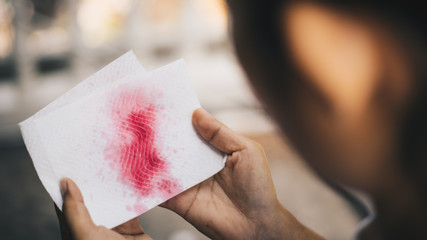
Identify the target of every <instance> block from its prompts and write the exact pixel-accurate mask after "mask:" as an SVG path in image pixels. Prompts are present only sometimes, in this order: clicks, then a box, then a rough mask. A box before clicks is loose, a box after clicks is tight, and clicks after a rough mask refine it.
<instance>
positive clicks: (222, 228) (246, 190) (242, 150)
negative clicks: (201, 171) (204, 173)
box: [162, 109, 320, 239]
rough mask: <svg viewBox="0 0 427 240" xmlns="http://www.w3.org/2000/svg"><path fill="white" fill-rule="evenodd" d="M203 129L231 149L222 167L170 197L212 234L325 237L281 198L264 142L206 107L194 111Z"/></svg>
mask: <svg viewBox="0 0 427 240" xmlns="http://www.w3.org/2000/svg"><path fill="white" fill-rule="evenodd" d="M193 125H194V127H195V128H196V130H197V131H198V132H199V134H200V135H201V136H202V137H203V138H204V139H205V140H206V141H208V142H209V143H210V144H211V145H213V146H214V147H216V148H217V149H219V150H221V151H223V152H225V153H226V154H228V158H227V162H226V164H225V167H224V169H223V170H221V171H220V172H219V173H218V174H216V175H214V176H213V177H211V178H209V179H207V180H206V181H204V182H202V183H200V184H198V185H196V186H194V187H193V188H191V189H189V190H187V191H185V192H183V193H181V194H179V195H178V196H176V197H174V198H172V199H170V200H168V201H166V202H165V203H163V204H162V206H163V207H165V208H168V209H171V210H172V211H174V212H176V213H177V214H179V215H181V216H182V217H183V218H184V219H186V220H187V221H188V222H190V223H191V224H193V225H194V226H195V227H196V228H197V229H198V230H199V231H201V232H202V233H204V234H206V235H207V236H208V237H210V238H213V239H282V238H283V239H320V237H319V236H318V235H317V234H315V233H314V232H312V231H311V230H310V229H308V228H306V227H304V226H303V225H302V224H300V223H299V222H298V221H297V220H296V218H295V217H293V216H292V214H290V213H289V212H288V211H287V210H286V209H285V208H283V207H282V205H281V204H280V203H279V201H278V199H277V196H276V190H275V189H274V186H273V181H272V178H271V175H270V170H269V166H268V162H267V159H266V157H265V154H264V151H263V149H262V147H261V146H260V145H259V144H257V143H255V142H253V141H251V140H249V139H247V138H245V137H243V136H241V135H239V134H237V133H234V132H233V131H232V130H230V129H229V128H227V127H226V126H225V125H223V124H222V123H220V122H219V121H217V120H216V119H214V118H213V117H212V116H211V115H209V113H207V112H206V111H205V110H203V109H198V110H196V111H195V112H194V114H193Z"/></svg>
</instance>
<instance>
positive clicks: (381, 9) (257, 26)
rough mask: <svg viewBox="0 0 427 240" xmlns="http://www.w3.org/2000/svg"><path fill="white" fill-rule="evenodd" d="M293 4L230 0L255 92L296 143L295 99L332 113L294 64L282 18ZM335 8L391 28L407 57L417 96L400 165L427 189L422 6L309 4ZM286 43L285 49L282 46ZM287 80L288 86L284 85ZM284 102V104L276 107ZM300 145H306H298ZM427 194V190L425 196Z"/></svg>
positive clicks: (402, 130)
mask: <svg viewBox="0 0 427 240" xmlns="http://www.w3.org/2000/svg"><path fill="white" fill-rule="evenodd" d="M293 2H300V1H292V0H270V1H268V0H266V1H259V0H228V4H229V7H230V9H231V14H232V19H233V26H232V27H235V28H236V29H233V33H234V35H233V37H234V40H235V49H236V52H237V55H238V57H239V59H240V61H241V63H242V65H243V67H244V68H245V70H246V71H247V73H248V78H249V80H250V81H251V83H252V88H253V90H254V92H255V94H256V95H257V96H258V97H259V99H260V100H261V102H262V103H263V104H264V105H265V106H266V110H267V111H268V112H269V113H270V115H272V116H273V118H275V119H276V120H277V121H278V122H281V123H285V124H284V125H282V127H286V129H284V130H285V131H286V133H287V134H288V135H290V136H292V138H293V139H294V140H295V141H296V142H298V141H299V140H298V135H297V134H294V133H293V132H292V131H293V129H295V128H294V127H293V126H296V125H297V124H298V121H297V120H296V119H292V118H290V117H285V116H284V114H281V111H282V110H284V111H287V110H292V111H294V112H295V111H302V110H300V109H298V106H296V105H295V102H296V101H295V99H298V97H301V96H297V94H298V95H299V94H304V96H305V97H311V98H315V99H316V101H318V102H319V103H320V104H321V106H322V107H324V108H325V109H326V110H328V103H327V101H325V99H322V96H321V95H320V94H319V93H318V92H317V90H316V89H314V88H313V87H312V86H311V85H310V84H308V82H307V81H306V80H305V79H304V77H303V76H302V75H301V73H300V72H299V71H298V70H297V67H296V66H295V65H294V61H293V60H292V59H291V54H290V49H288V46H287V44H286V39H285V38H283V35H282V30H281V27H282V26H281V24H280V23H281V21H280V17H281V13H282V11H283V8H284V7H286V5H287V4H290V3H293ZM310 2H314V3H319V4H323V5H327V6H330V7H332V8H337V9H339V10H341V11H345V12H348V13H349V14H357V15H363V16H369V17H373V18H374V19H375V20H377V21H378V22H379V23H380V24H382V25H383V26H385V27H387V28H388V29H389V30H390V31H391V32H392V34H393V36H394V37H396V39H397V41H398V42H399V43H400V45H401V46H402V47H403V49H404V50H405V51H406V52H407V53H408V56H409V60H410V64H411V67H412V69H411V71H412V73H411V74H412V75H411V76H412V79H411V81H412V84H413V86H414V87H413V90H412V92H411V96H410V99H408V105H407V108H406V109H405V112H404V113H402V114H400V117H401V119H399V126H397V127H398V132H399V139H398V141H399V142H398V143H399V148H400V149H399V154H400V159H402V160H404V161H401V162H400V164H401V165H402V167H403V168H405V169H406V171H407V173H409V174H410V175H411V176H412V177H413V179H414V182H416V183H417V184H418V185H419V186H420V187H421V188H422V189H427V174H426V170H427V160H425V159H426V158H427V82H426V81H427V67H426V66H425V65H426V63H427V60H426V57H427V51H426V46H425V43H426V42H427V31H426V30H427V29H426V28H427V21H426V20H427V19H426V18H427V14H426V11H425V10H427V9H426V8H425V7H424V3H423V2H422V1H410V2H407V1H366V0H365V1H364V0H360V1H345V0H341V1H336V0H323V1H321V0H319V1H310ZM283 43H285V44H283ZM284 79H286V81H284ZM278 99H280V101H278ZM300 142H302V141H301V140H300ZM423 191H424V190H423Z"/></svg>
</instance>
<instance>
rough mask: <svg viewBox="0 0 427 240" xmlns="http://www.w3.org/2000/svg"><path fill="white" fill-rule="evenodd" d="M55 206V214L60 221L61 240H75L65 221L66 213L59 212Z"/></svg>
mask: <svg viewBox="0 0 427 240" xmlns="http://www.w3.org/2000/svg"><path fill="white" fill-rule="evenodd" d="M54 205H55V212H56V216H57V217H58V221H59V229H60V231H61V239H62V240H68V239H73V236H72V235H71V232H70V228H69V227H68V225H67V222H66V220H65V216H64V213H63V212H61V210H59V208H58V206H56V204H54Z"/></svg>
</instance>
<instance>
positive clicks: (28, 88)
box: [0, 0, 365, 240]
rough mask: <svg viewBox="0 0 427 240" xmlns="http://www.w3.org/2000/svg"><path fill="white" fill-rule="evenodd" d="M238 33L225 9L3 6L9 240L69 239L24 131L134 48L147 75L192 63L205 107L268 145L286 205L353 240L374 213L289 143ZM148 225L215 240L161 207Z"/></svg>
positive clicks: (197, 1)
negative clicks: (269, 110) (252, 80)
mask: <svg viewBox="0 0 427 240" xmlns="http://www.w3.org/2000/svg"><path fill="white" fill-rule="evenodd" d="M229 25H230V24H229V17H228V12H227V6H226V4H225V2H224V0H0V239H59V237H60V235H59V227H58V223H57V220H56V215H55V211H54V208H53V203H52V201H51V199H50V197H49V196H48V194H47V192H46V191H45V190H44V188H43V186H42V185H41V183H40V181H39V179H38V177H37V175H36V172H35V170H34V168H33V165H32V162H31V159H30V157H29V155H28V153H27V151H26V149H25V146H24V144H23V141H22V139H21V135H20V132H19V129H18V125H17V123H19V122H20V121H23V120H24V119H26V118H27V117H29V116H31V115H32V114H34V113H35V112H36V111H38V110H39V109H40V108H42V107H43V106H45V105H46V104H48V103H49V102H50V101H52V100H54V99H55V98H57V97H58V96H60V95H61V94H63V93H64V92H66V91H67V90H68V89H70V88H71V87H73V86H74V85H76V84H77V83H79V82H80V81H83V80H84V79H85V78H87V77H88V76H90V75H91V74H93V73H95V72H96V71H97V70H99V69H100V68H102V67H103V66H104V65H106V64H107V63H109V62H110V61H112V60H114V59H115V58H117V57H119V56H120V55H122V54H124V53H125V52H127V51H128V50H130V49H132V50H133V51H134V52H135V54H136V56H137V57H138V58H139V60H140V61H141V63H142V65H143V66H144V67H145V68H146V69H147V70H152V69H154V68H156V67H159V66H162V65H164V64H167V63H169V62H171V61H174V60H176V59H178V58H184V59H185V61H186V62H187V65H188V69H189V72H190V75H191V77H192V80H193V83H194V86H195V89H196V92H197V95H198V96H199V99H200V102H201V104H202V106H203V107H204V108H206V109H207V110H208V111H209V112H211V113H212V114H213V115H214V116H215V117H217V118H218V119H220V120H221V121H223V122H224V123H226V124H227V125H229V126H230V127H231V128H232V129H234V130H235V131H237V132H240V133H242V134H244V135H246V136H248V137H250V138H253V139H255V140H256V141H258V142H259V143H261V144H262V145H263V146H264V148H265V151H266V154H267V157H268V158H269V162H270V167H271V170H272V175H273V178H274V181H275V185H276V188H277V191H278V196H279V199H280V201H281V202H282V204H284V206H285V207H287V208H288V209H289V210H290V211H291V212H292V213H293V214H294V215H295V216H296V217H297V218H298V219H299V220H300V221H302V222H303V223H305V224H306V225H308V226H309V227H311V228H312V229H314V230H315V231H317V232H318V233H320V234H321V235H323V236H325V237H326V238H328V239H350V238H351V235H353V234H354V232H355V231H356V228H357V223H358V221H360V218H361V217H362V216H363V215H364V214H365V212H364V211H363V210H360V209H359V208H358V206H357V204H356V205H355V204H354V203H352V201H351V199H348V198H346V195H343V194H342V193H337V192H336V191H334V190H331V189H330V188H329V187H327V186H326V185H325V184H323V183H322V182H321V181H320V180H319V178H318V177H316V176H315V175H314V174H313V173H312V172H311V170H310V169H309V168H308V167H307V166H306V165H305V164H304V163H303V162H302V161H301V160H300V159H299V158H298V156H297V155H296V154H295V153H294V152H293V151H292V149H291V148H289V146H288V145H287V144H286V142H284V140H282V138H281V135H280V132H279V131H278V130H277V128H276V127H275V125H274V123H272V121H271V120H270V119H269V118H268V117H267V116H266V115H265V113H264V111H263V110H262V108H261V107H260V104H259V103H258V102H257V100H256V99H255V97H254V96H253V95H252V93H251V91H250V88H249V86H248V85H247V83H246V80H245V76H244V73H243V71H242V69H241V68H240V66H239V64H238V62H237V60H236V58H235V56H234V52H233V48H232V43H231V42H230V41H231V40H230V37H229ZM349 200H350V201H349ZM140 220H141V222H142V225H143V227H144V229H145V230H146V232H147V233H148V234H150V235H151V236H152V237H153V238H154V239H169V240H180V239H189V240H193V239H206V237H204V236H203V235H201V234H200V233H198V232H197V230H195V229H194V228H193V227H192V226H191V225H189V224H188V223H186V222H185V221H183V220H182V219H181V218H180V217H179V216H177V215H175V214H174V213H172V212H169V211H167V210H164V209H161V208H155V209H153V210H151V211H149V212H147V213H146V214H144V215H142V216H141V217H140Z"/></svg>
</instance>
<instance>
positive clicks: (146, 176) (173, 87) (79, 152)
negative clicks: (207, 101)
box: [20, 52, 225, 228]
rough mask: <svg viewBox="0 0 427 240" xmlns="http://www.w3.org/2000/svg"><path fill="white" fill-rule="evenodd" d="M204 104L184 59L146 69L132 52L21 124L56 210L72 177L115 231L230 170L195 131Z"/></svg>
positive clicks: (101, 221)
mask: <svg viewBox="0 0 427 240" xmlns="http://www.w3.org/2000/svg"><path fill="white" fill-rule="evenodd" d="M199 107H200V104H199V102H198V99H197V96H196V94H195V92H194V90H193V88H192V85H191V81H190V78H189V75H188V73H187V71H186V68H185V63H184V61H183V60H179V61H176V62H174V63H171V64H169V65H167V66H164V67H161V68H158V69H156V70H153V71H151V72H145V70H144V69H143V68H142V66H141V65H140V64H139V62H138V60H137V59H136V57H135V55H134V54H133V53H132V52H128V53H127V54H125V55H123V56H122V57H120V58H118V59H117V60H115V61H114V62H112V63H110V64H109V65H108V66H106V67H105V68H103V69H102V70H101V71H99V72H97V73H95V74H94V75H93V76H91V77H89V78H88V79H86V80H85V81H83V82H82V83H80V84H79V85H77V86H76V87H74V88H73V89H71V90H70V91H68V92H67V93H65V94H64V95H63V96H61V97H59V98H58V99H57V100H55V101H54V102H52V103H51V104H49V105H47V106H46V107H45V108H43V109H42V110H40V111H39V112H37V113H36V114H34V115H33V116H32V117H30V118H28V119H27V120H25V121H23V122H22V123H20V127H21V132H22V136H23V139H24V141H25V145H26V147H27V149H28V152H29V153H30V155H31V158H32V160H33V163H34V167H35V169H36V171H37V174H38V176H39V178H40V180H41V182H42V183H43V185H44V187H45V188H46V190H47V191H48V193H49V194H50V196H51V197H52V199H53V201H54V202H55V203H56V205H57V206H58V207H59V208H62V197H61V194H60V189H59V182H60V180H61V179H62V178H64V177H68V178H71V179H73V180H74V181H75V182H76V184H77V185H78V186H79V188H80V190H81V192H82V194H83V197H84V201H85V204H86V206H87V208H88V209H89V213H90V215H91V217H92V219H93V221H94V222H95V224H98V225H103V226H105V227H108V228H112V227H115V226H117V225H119V224H121V223H124V222H126V221H128V220H130V219H132V218H134V217H136V216H138V215H140V214H142V213H144V212H146V211H147V210H149V209H151V208H153V207H155V206H157V205H158V204H160V203H162V202H164V201H166V200H168V199H169V198H171V197H173V196H175V195H177V194H179V193H181V192H183V191H185V190H186V189H188V188H190V187H192V186H194V185H196V184H198V183H200V182H202V181H203V180H205V179H207V178H209V177H210V176H212V175H214V174H215V173H217V172H218V171H220V170H221V169H222V168H223V167H224V163H225V155H224V154H223V153H221V152H218V151H217V150H215V149H213V148H212V147H211V146H209V145H208V144H206V143H205V142H204V141H203V140H202V139H201V138H200V136H199V135H197V133H196V131H195V129H194V128H193V126H192V123H191V116H192V112H193V111H194V110H195V109H196V108H199Z"/></svg>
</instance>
